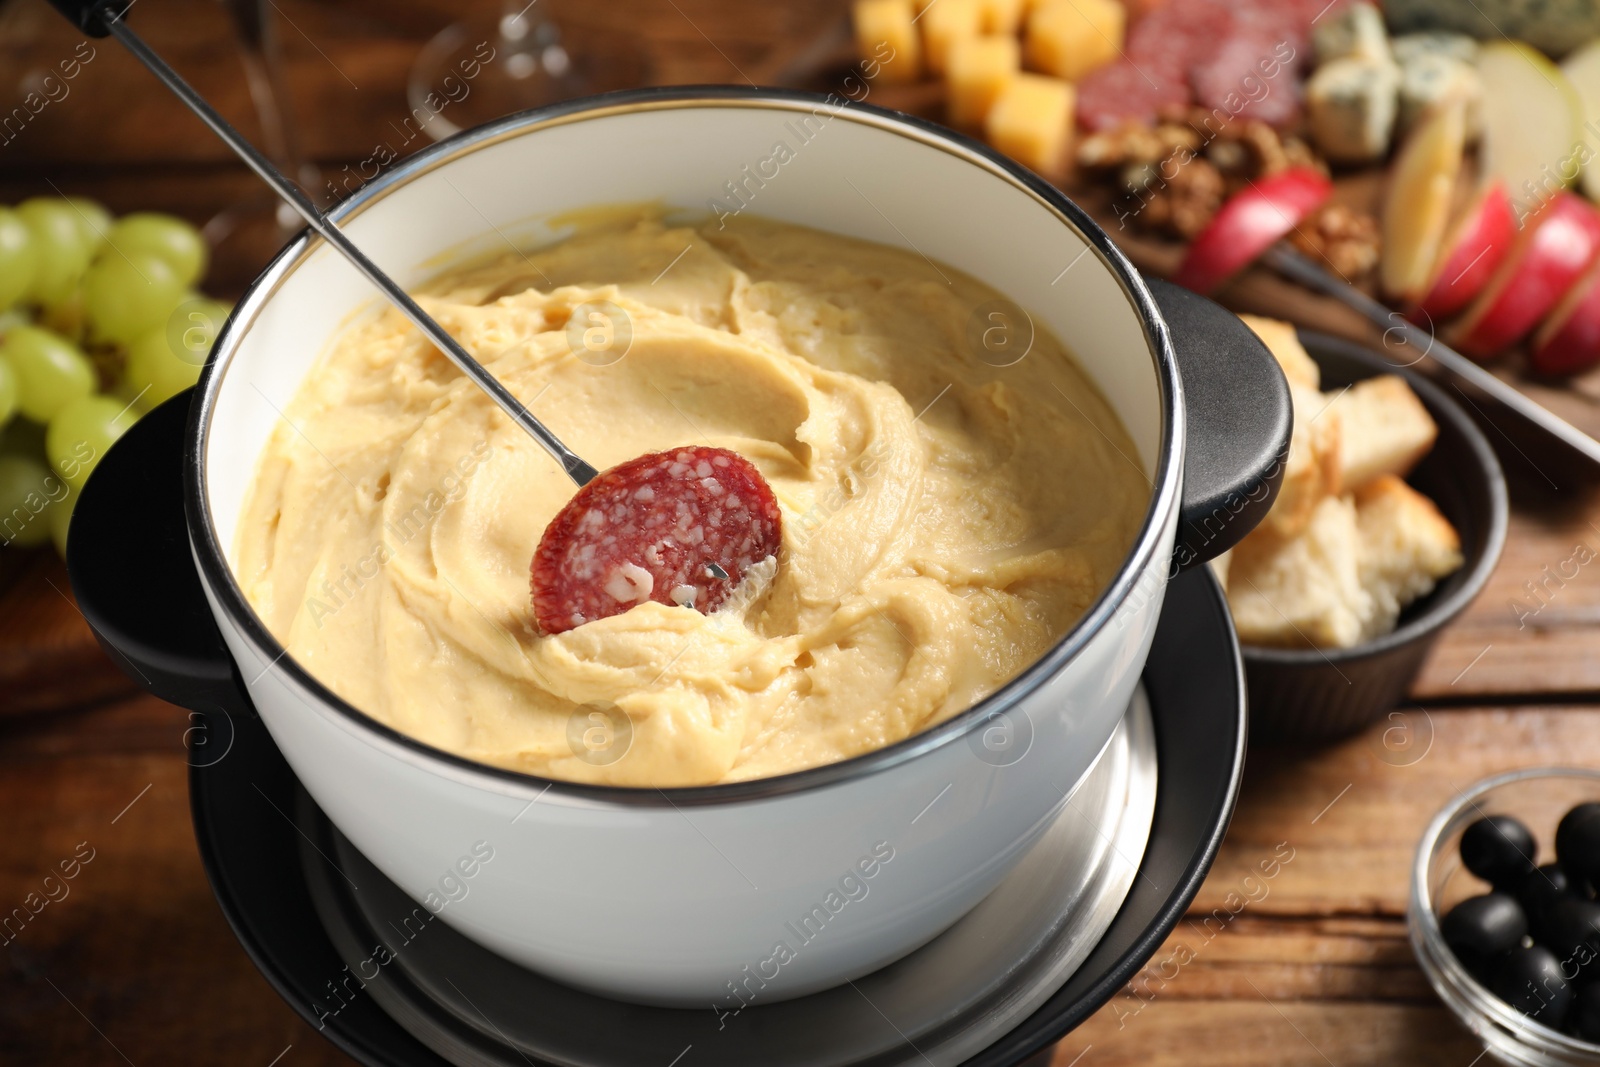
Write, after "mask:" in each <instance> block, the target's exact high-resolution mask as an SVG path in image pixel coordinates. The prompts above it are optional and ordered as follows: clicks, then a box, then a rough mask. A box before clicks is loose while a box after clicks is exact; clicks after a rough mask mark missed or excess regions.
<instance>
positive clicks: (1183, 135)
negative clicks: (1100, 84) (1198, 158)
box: [1078, 122, 1198, 171]
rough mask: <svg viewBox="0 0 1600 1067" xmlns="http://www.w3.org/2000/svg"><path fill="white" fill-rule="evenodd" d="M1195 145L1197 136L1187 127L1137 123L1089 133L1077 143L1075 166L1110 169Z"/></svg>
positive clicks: (1149, 160)
mask: <svg viewBox="0 0 1600 1067" xmlns="http://www.w3.org/2000/svg"><path fill="white" fill-rule="evenodd" d="M1186 145H1187V146H1189V147H1191V149H1192V148H1194V147H1198V139H1197V138H1195V137H1194V136H1193V131H1192V130H1189V129H1187V128H1181V129H1180V128H1177V127H1165V126H1158V127H1156V128H1154V129H1152V128H1150V127H1149V126H1145V125H1143V124H1141V123H1137V122H1129V123H1125V124H1123V125H1122V126H1119V127H1117V128H1116V129H1114V130H1106V131H1103V132H1101V133H1093V134H1090V135H1089V136H1088V137H1085V138H1084V139H1083V140H1082V141H1080V142H1079V143H1078V165H1079V166H1080V167H1084V168H1086V169H1088V170H1100V171H1105V170H1114V169H1117V168H1121V167H1126V166H1127V165H1129V164H1140V163H1159V162H1161V161H1162V160H1163V159H1166V158H1167V157H1168V156H1169V155H1171V154H1172V153H1173V151H1175V150H1176V149H1178V148H1179V147H1183V146H1186Z"/></svg>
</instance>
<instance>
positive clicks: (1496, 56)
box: [1478, 41, 1585, 216]
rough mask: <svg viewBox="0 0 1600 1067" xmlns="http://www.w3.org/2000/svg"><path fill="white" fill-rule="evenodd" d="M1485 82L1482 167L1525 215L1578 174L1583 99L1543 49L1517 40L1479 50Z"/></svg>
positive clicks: (1481, 71) (1582, 138) (1488, 176)
mask: <svg viewBox="0 0 1600 1067" xmlns="http://www.w3.org/2000/svg"><path fill="white" fill-rule="evenodd" d="M1478 75H1479V76H1480V77H1481V78H1482V79H1483V148H1482V155H1483V171H1484V176H1485V178H1488V179H1493V178H1499V179H1500V180H1501V181H1503V182H1505V185H1506V190H1507V192H1509V193H1510V194H1511V196H1512V198H1513V199H1514V200H1515V201H1516V202H1517V203H1518V204H1519V210H1518V212H1517V213H1518V215H1519V216H1526V215H1528V214H1530V213H1531V212H1532V211H1534V210H1535V209H1536V208H1537V207H1538V205H1539V204H1541V203H1543V202H1544V201H1546V200H1548V199H1550V198H1551V197H1552V196H1553V195H1555V193H1556V192H1558V191H1559V190H1561V189H1562V188H1564V187H1565V186H1567V185H1570V184H1572V182H1573V180H1574V179H1575V178H1577V176H1578V173H1577V167H1576V166H1575V163H1576V159H1575V155H1576V153H1577V151H1578V149H1579V148H1580V146H1582V145H1583V143H1584V139H1585V134H1584V130H1583V101H1582V100H1581V99H1579V97H1578V92H1577V90H1576V89H1574V88H1573V87H1572V83H1571V82H1569V81H1568V80H1567V76H1566V75H1565V74H1563V73H1561V68H1560V67H1557V66H1556V65H1555V64H1554V63H1552V62H1550V61H1549V60H1548V59H1546V58H1545V57H1544V55H1543V54H1542V53H1540V52H1539V51H1537V50H1536V49H1533V48H1530V47H1529V46H1528V45H1526V44H1523V43H1522V42H1520V41H1491V42H1489V43H1488V44H1485V45H1484V46H1483V47H1482V48H1481V49H1480V50H1479V52H1478Z"/></svg>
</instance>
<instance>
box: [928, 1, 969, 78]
mask: <svg viewBox="0 0 1600 1067" xmlns="http://www.w3.org/2000/svg"><path fill="white" fill-rule="evenodd" d="M921 22H922V47H923V51H924V52H925V53H926V54H927V57H928V69H929V70H931V71H933V72H934V73H935V74H943V73H944V65H945V59H946V57H948V56H949V54H950V46H951V45H953V44H955V43H956V42H957V41H962V40H965V39H967V38H968V37H976V36H978V33H979V31H980V29H981V28H982V26H983V5H982V3H981V2H980V0H933V2H932V3H930V4H929V5H928V6H927V7H925V8H923V9H922V18H921Z"/></svg>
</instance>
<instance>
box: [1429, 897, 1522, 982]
mask: <svg viewBox="0 0 1600 1067" xmlns="http://www.w3.org/2000/svg"><path fill="white" fill-rule="evenodd" d="M1439 932H1440V933H1442V934H1443V935H1444V943H1445V944H1447V945H1449V946H1450V947H1451V948H1452V949H1454V950H1455V952H1456V954H1457V955H1459V956H1461V957H1462V962H1463V963H1468V964H1469V967H1468V969H1469V970H1470V969H1471V967H1470V963H1471V962H1473V961H1471V960H1470V958H1469V957H1472V956H1476V957H1479V958H1482V957H1485V956H1498V955H1500V953H1502V952H1509V951H1510V950H1511V949H1513V948H1516V947H1517V946H1518V945H1520V944H1522V937H1523V935H1524V934H1526V933H1527V932H1528V920H1527V918H1526V917H1525V916H1524V915H1523V914H1522V907H1521V905H1519V904H1518V903H1517V902H1516V901H1515V900H1514V899H1512V898H1511V897H1509V896H1507V895H1506V894H1504V893H1485V894H1484V895H1483V896H1481V897H1468V898H1467V899H1466V900H1463V901H1462V902H1461V903H1459V904H1457V905H1456V906H1455V907H1453V908H1451V909H1450V910H1449V912H1447V913H1446V914H1445V917H1444V918H1443V919H1441V920H1440V921H1439Z"/></svg>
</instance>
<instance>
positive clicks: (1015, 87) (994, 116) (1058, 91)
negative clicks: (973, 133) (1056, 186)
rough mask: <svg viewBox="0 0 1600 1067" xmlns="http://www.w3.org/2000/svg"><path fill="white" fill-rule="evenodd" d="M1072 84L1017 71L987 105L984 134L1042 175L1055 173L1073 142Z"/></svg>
mask: <svg viewBox="0 0 1600 1067" xmlns="http://www.w3.org/2000/svg"><path fill="white" fill-rule="evenodd" d="M1076 100H1077V95H1076V93H1074V91H1073V88H1072V83H1071V82H1068V81H1063V80H1062V79H1060V78H1050V77H1046V76H1045V75H1043V74H1018V75H1016V76H1015V77H1013V78H1012V79H1011V81H1010V82H1009V83H1008V84H1007V85H1006V87H1005V89H1003V90H1002V91H1001V93H1000V95H999V96H998V97H996V98H995V101H994V104H993V106H991V107H990V108H989V116H988V118H986V119H985V120H984V123H983V132H984V137H985V138H986V139H987V140H988V142H989V143H990V144H991V145H993V146H994V147H995V148H997V149H999V150H1000V151H1002V152H1004V153H1005V154H1006V155H1008V156H1010V157H1011V158H1013V159H1015V160H1016V161H1017V162H1019V163H1021V164H1022V165H1023V166H1026V167H1032V168H1033V169H1034V170H1036V171H1038V172H1040V173H1041V174H1047V175H1049V174H1058V173H1060V171H1061V168H1062V166H1063V165H1064V164H1065V162H1066V158H1067V150H1068V148H1069V147H1070V146H1071V143H1072V120H1073V107H1074V106H1075V103H1076Z"/></svg>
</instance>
